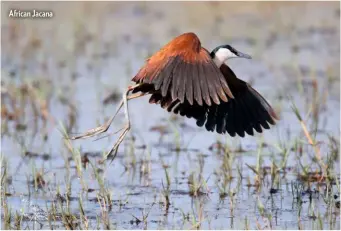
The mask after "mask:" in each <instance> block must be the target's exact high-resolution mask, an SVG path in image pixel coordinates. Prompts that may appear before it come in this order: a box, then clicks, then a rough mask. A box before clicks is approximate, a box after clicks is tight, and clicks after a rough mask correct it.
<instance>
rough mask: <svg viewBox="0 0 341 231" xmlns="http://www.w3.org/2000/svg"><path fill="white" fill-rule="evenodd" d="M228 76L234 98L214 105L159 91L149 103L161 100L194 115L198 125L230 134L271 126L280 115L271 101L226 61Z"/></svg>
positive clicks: (171, 108) (170, 107)
mask: <svg viewBox="0 0 341 231" xmlns="http://www.w3.org/2000/svg"><path fill="white" fill-rule="evenodd" d="M220 70H221V72H222V73H223V75H224V76H225V79H226V81H227V82H228V84H229V86H230V89H231V91H232V93H233V95H234V99H231V100H229V101H228V102H222V103H221V104H219V105H216V104H213V105H211V106H208V105H204V106H199V105H198V104H196V103H195V104H193V105H190V104H189V103H188V102H185V103H181V102H180V101H179V100H175V101H172V102H170V99H167V98H164V97H162V96H161V95H159V96H158V95H157V93H155V94H153V95H152V97H151V98H150V101H149V102H150V103H156V104H159V103H160V104H161V106H162V107H164V108H166V109H167V110H168V111H172V112H174V113H175V114H180V115H181V116H186V117H188V118H194V119H195V120H196V122H197V125H198V126H200V127H201V126H203V125H205V128H206V130H208V131H216V132H217V133H229V134H230V135H231V136H235V135H236V134H238V135H239V136H241V137H244V136H245V132H246V133H247V134H249V135H254V131H253V130H255V131H257V132H259V133H261V132H262V131H263V129H262V128H264V129H269V128H270V126H269V124H271V125H274V124H275V123H276V122H275V120H274V119H277V120H278V119H279V117H278V116H277V115H276V113H275V112H274V110H273V109H272V107H271V106H270V104H269V103H268V102H267V101H266V100H265V99H264V98H263V97H262V96H261V95H260V94H259V93H258V92H257V91H256V90H255V89H253V88H252V87H251V86H250V85H249V84H247V83H246V82H244V81H242V80H240V79H238V78H237V77H236V75H235V74H234V72H233V71H232V70H231V69H230V68H229V67H228V66H227V65H225V64H223V65H222V66H221V67H220Z"/></svg>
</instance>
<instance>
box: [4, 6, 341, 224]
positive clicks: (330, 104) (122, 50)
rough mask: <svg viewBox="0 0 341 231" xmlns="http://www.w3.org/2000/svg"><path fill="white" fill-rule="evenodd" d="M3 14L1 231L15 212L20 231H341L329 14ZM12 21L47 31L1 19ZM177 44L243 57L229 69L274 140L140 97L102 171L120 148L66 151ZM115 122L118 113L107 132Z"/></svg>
mask: <svg viewBox="0 0 341 231" xmlns="http://www.w3.org/2000/svg"><path fill="white" fill-rule="evenodd" d="M1 6H2V10H1V11H2V13H1V45H2V46H1V47H2V49H1V67H2V68H1V156H2V157H1V163H2V165H1V174H2V177H1V179H2V180H1V184H2V188H3V189H4V190H2V194H1V196H2V199H3V200H2V201H3V204H2V207H3V209H2V214H3V216H2V221H3V226H4V227H5V228H11V227H14V225H15V224H18V223H16V222H15V221H16V220H15V218H11V219H12V220H11V219H10V218H8V217H9V214H14V213H15V211H18V213H19V215H20V216H21V217H23V219H22V221H21V223H20V224H19V227H20V228H22V227H25V225H28V227H30V228H32V227H33V226H32V225H37V224H36V223H35V222H33V221H37V222H38V221H39V222H38V226H34V227H35V228H39V227H40V228H45V229H46V228H51V227H54V228H61V229H64V228H66V227H67V224H68V222H67V221H66V220H65V219H66V218H65V215H64V216H62V215H63V214H65V211H67V213H68V214H69V215H70V216H71V215H72V214H74V215H75V220H72V222H71V226H72V224H76V226H75V227H74V228H77V229H83V228H86V227H87V226H86V224H88V227H90V228H95V227H96V219H100V222H99V226H100V227H101V228H105V227H106V228H108V227H109V228H136V229H139V228H169V229H173V228H178V229H179V228H180V229H181V228H185V229H189V228H213V229H220V228H225V229H229V228H230V229H244V228H251V229H255V228H273V229H283V228H292V229H296V228H303V229H311V228H316V227H317V228H321V226H322V227H325V228H326V227H327V228H328V229H339V228H340V224H339V221H340V220H339V203H340V202H339V199H338V197H335V196H334V195H337V194H339V189H340V188H339V185H338V182H339V177H338V176H339V175H340V164H339V152H338V148H339V140H340V120H339V119H340V4H339V2H2V3H1ZM11 9H17V10H32V9H35V10H47V11H52V12H53V14H54V16H53V18H46V19H32V18H26V19H20V18H9V17H8V13H9V11H10V10H11ZM185 32H195V33H196V34H197V35H198V36H199V38H200V39H201V42H202V45H203V46H204V47H205V48H207V49H208V50H212V49H214V48H215V47H216V46H218V45H222V44H230V45H232V46H233V47H235V48H236V49H237V50H240V51H242V52H245V53H247V54H250V55H251V56H252V58H253V59H252V60H237V59H236V60H231V61H230V62H229V65H230V66H231V67H232V69H233V71H234V72H235V73H236V74H237V76H238V77H239V78H241V79H243V80H245V81H248V82H249V83H250V84H251V85H252V86H253V87H254V88H256V89H257V91H259V92H260V93H261V94H262V95H263V96H264V97H265V98H266V99H267V100H268V101H269V102H270V104H271V105H272V106H273V107H274V109H275V110H276V112H278V114H279V115H280V117H281V120H280V121H279V122H278V124H277V125H276V126H274V127H272V128H271V130H266V131H264V133H263V134H257V135H256V136H255V137H251V136H247V137H246V138H244V139H240V138H237V137H234V138H231V137H229V136H222V135H217V134H214V133H209V132H206V131H205V130H204V129H202V128H198V127H196V125H195V122H194V121H192V120H189V119H184V118H182V117H179V116H174V115H171V114H169V113H167V112H166V111H165V110H163V109H161V108H160V107H158V106H155V105H150V104H148V100H147V98H141V99H137V100H133V101H131V102H130V103H129V107H130V112H131V121H132V130H131V132H130V133H129V137H128V138H127V140H126V141H125V142H124V145H122V146H121V147H120V150H119V154H118V157H117V159H116V160H115V161H114V162H113V163H112V164H109V163H107V162H106V163H101V162H100V160H101V158H102V156H103V153H104V152H105V151H106V150H109V148H110V147H111V146H112V145H113V144H114V143H115V141H116V139H117V135H111V136H109V137H106V138H104V139H100V140H97V141H93V139H88V140H77V141H72V142H70V141H68V140H65V139H63V134H65V133H67V134H75V133H80V132H83V131H85V130H87V129H90V128H93V127H96V126H97V125H100V124H102V123H103V122H104V121H105V120H106V119H107V118H109V117H110V116H111V115H113V113H114V112H115V107H116V104H117V103H118V102H119V100H120V97H121V94H122V93H123V91H124V90H125V89H126V87H127V86H128V85H129V84H130V80H131V79H132V78H133V77H134V74H135V73H137V71H138V70H139V68H140V67H141V66H142V65H143V64H144V62H145V60H146V59H147V58H148V57H149V56H150V55H152V54H153V53H154V52H156V51H157V50H158V49H160V48H161V47H162V46H163V45H165V44H166V43H167V42H169V41H170V40H171V39H172V38H174V37H175V36H178V35H180V34H182V33H185ZM293 108H296V109H295V110H293ZM146 112H148V113H146ZM300 120H301V121H300ZM123 123H124V117H123V114H120V116H119V117H118V118H117V119H116V120H115V121H114V124H113V125H112V127H111V129H110V131H109V133H112V132H114V131H117V130H118V129H120V128H121V127H122V126H123ZM312 144H313V145H312ZM317 144H318V145H317ZM327 189H328V190H327ZM271 190H272V191H271ZM314 190H316V191H317V192H318V193H317V194H316V195H321V196H322V197H323V198H327V199H326V200H322V199H318V198H317V196H316V195H315V194H314V195H315V196H316V198H315V197H313V196H312V195H313V194H312V192H313V191H314ZM326 190H327V191H328V192H329V194H330V192H331V194H330V195H329V194H328V195H326V194H324V193H325V191H326ZM275 191H276V193H277V192H281V193H280V194H276V193H274V192H275ZM270 192H271V193H270ZM295 193H296V194H297V195H296V194H295ZM203 195H204V196H203ZM301 197H302V201H306V202H309V203H306V204H305V205H304V206H302V204H300V203H301V202H299V201H297V198H301ZM312 197H313V199H311V198H312ZM60 198H64V199H60ZM80 198H82V202H80V200H81V199H80ZM269 198H271V199H269ZM295 198H296V199H295ZM102 199H103V201H105V203H104V205H103V204H102V202H101V201H102ZM329 199H330V200H329ZM63 200H64V201H63ZM65 201H67V202H68V203H66V205H65V203H64V202H65ZM326 201H327V202H326ZM82 203H83V204H82ZM58 204H61V205H62V206H61V207H60V209H57V211H55V210H53V206H56V205H58ZM80 205H82V206H80ZM63 206H64V207H63ZM337 206H338V207H337ZM58 208H59V207H58ZM63 208H64V210H63ZM104 208H106V209H104ZM52 210H53V211H54V212H55V214H59V217H58V216H57V215H55V220H54V221H55V222H54V223H53V224H52V225H51V222H49V221H50V220H51V218H50V216H48V214H53V212H51V211H52ZM60 210H61V211H60ZM19 211H21V212H19ZM37 211H38V212H37ZM39 211H40V212H39ZM82 211H83V212H82ZM37 213H39V214H40V215H41V214H42V215H41V216H40V217H39V219H38V218H37ZM44 214H45V215H44ZM146 214H149V215H146ZM271 214H276V215H271ZM270 215H271V216H270ZM245 216H247V217H245ZM32 217H34V219H33V218H32ZM56 217H57V218H56ZM323 217H324V219H323ZM85 218H86V219H85ZM13 219H14V220H13ZM49 219H50V220H49ZM248 219H249V220H248ZM76 221H78V223H77V222H76ZM79 221H80V222H79ZM86 221H88V223H87V222H86ZM255 221H257V222H255ZM6 225H7V226H6ZM40 225H41V226H40ZM69 225H70V224H69ZM77 225H79V226H77ZM97 225H98V224H97Z"/></svg>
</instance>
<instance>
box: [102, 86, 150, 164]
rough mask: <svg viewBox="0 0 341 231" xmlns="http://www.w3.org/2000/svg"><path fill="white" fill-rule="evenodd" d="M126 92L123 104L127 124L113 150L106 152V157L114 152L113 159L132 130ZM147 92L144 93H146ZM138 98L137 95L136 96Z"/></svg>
mask: <svg viewBox="0 0 341 231" xmlns="http://www.w3.org/2000/svg"><path fill="white" fill-rule="evenodd" d="M127 93H128V92H126V93H125V94H123V104H124V114H125V117H126V121H127V122H126V125H125V126H124V130H123V131H122V132H121V134H120V136H119V137H118V140H117V141H116V143H115V145H114V146H113V147H112V148H111V150H110V151H109V152H108V153H107V154H106V156H105V159H107V158H108V156H110V155H111V154H113V158H112V160H113V159H114V158H115V156H116V154H117V150H118V147H119V146H120V144H121V143H122V141H123V139H124V137H125V136H126V135H127V133H128V131H129V130H130V119H129V110H128V97H127V95H128V94H127ZM145 94H146V93H143V95H145ZM136 98H137V97H136Z"/></svg>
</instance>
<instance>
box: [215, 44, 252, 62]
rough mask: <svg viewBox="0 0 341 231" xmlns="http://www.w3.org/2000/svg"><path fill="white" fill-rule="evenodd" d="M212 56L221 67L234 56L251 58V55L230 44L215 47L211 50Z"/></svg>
mask: <svg viewBox="0 0 341 231" xmlns="http://www.w3.org/2000/svg"><path fill="white" fill-rule="evenodd" d="M211 57H212V59H213V60H214V62H215V63H216V64H217V66H218V67H220V66H221V65H222V64H223V63H224V62H225V61H226V60H228V59H232V58H246V59H251V56H250V55H248V54H244V53H242V52H240V51H237V50H236V49H235V48H233V47H232V46H230V45H221V46H218V47H216V48H214V50H213V51H212V52H211Z"/></svg>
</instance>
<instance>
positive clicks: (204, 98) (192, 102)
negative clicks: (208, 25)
mask: <svg viewBox="0 0 341 231" xmlns="http://www.w3.org/2000/svg"><path fill="white" fill-rule="evenodd" d="M232 58H245V59H251V56H250V55H248V54H245V53H242V52H240V51H238V50H236V49H235V48H234V47H232V46H231V45H229V44H226V45H220V46H218V47H216V48H214V49H213V50H212V51H211V52H209V51H208V50H207V49H205V48H204V47H202V46H201V41H200V39H199V38H198V36H197V35H196V34H195V33H193V32H187V33H183V34H181V35H179V36H177V37H175V38H174V39H173V40H171V41H170V42H169V43H167V44H166V45H165V46H163V47H162V48H161V49H160V50H159V51H157V52H156V53H154V54H153V55H152V56H151V57H149V58H148V59H147V60H146V62H145V64H144V65H143V66H142V67H141V68H140V70H139V71H138V72H137V74H136V75H135V76H134V77H133V78H132V82H133V84H132V85H130V86H128V88H127V89H126V91H125V92H124V93H123V96H122V101H121V102H120V103H119V105H118V109H117V110H116V113H115V115H114V116H112V117H111V118H110V119H109V120H108V121H107V122H106V123H104V124H103V125H101V126H99V127H97V128H94V129H90V130H88V131H87V132H85V133H83V134H82V135H79V136H74V137H72V139H80V138H87V137H92V136H94V135H98V134H101V133H104V132H106V131H107V130H108V128H109V127H110V125H111V123H112V121H113V120H114V118H115V116H116V115H117V113H118V112H119V110H120V109H121V108H122V106H124V111H125V117H126V124H125V126H124V127H123V128H122V129H121V130H123V131H122V132H121V134H120V136H119V138H118V140H117V142H116V143H115V145H114V146H113V147H112V148H111V150H110V151H109V152H108V154H107V156H109V155H110V154H112V153H114V156H116V153H117V150H118V147H119V145H120V144H121V142H122V141H123V139H124V137H125V136H126V134H127V132H128V131H129V130H130V118H129V111H128V101H129V100H131V99H135V98H139V97H142V96H145V95H149V96H150V98H149V103H151V104H156V105H160V106H161V107H162V108H163V109H165V110H167V111H168V112H172V113H174V114H178V115H180V116H185V117H187V118H193V119H194V120H195V121H196V124H197V126H199V127H203V126H205V129H206V130H207V131H210V132H216V133H218V134H226V133H227V134H229V135H230V136H231V137H235V136H236V135H238V136H240V137H244V136H245V134H248V135H250V136H253V135H254V134H255V133H254V131H256V132H258V133H262V132H263V129H270V125H275V124H276V120H279V117H278V115H277V114H276V112H275V111H274V109H273V108H272V107H271V106H270V104H269V103H268V102H267V101H266V99H265V98H264V97H263V96H262V95H261V94H260V93H258V92H257V91H256V90H255V89H254V88H252V87H251V85H250V84H248V83H247V82H245V81H243V80H241V79H239V78H237V76H236V74H235V73H234V72H233V71H232V70H231V68H230V67H229V66H228V65H227V64H226V61H227V60H229V59H232Z"/></svg>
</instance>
